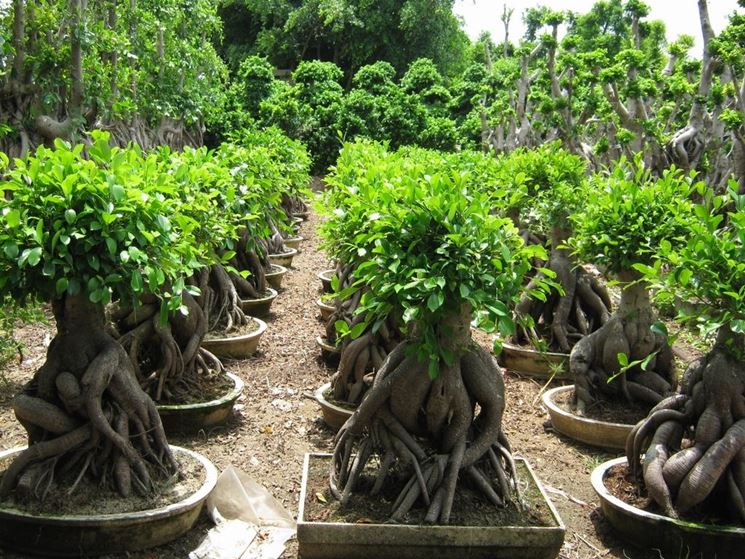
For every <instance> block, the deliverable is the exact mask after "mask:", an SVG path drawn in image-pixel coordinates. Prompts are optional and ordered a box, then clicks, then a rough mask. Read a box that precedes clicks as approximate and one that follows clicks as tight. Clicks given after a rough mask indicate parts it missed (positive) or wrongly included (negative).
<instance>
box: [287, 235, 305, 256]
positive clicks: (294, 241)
mask: <svg viewBox="0 0 745 559" xmlns="http://www.w3.org/2000/svg"><path fill="white" fill-rule="evenodd" d="M304 240H305V239H304V238H303V237H301V236H300V235H298V236H297V237H291V238H289V239H285V240H284V241H283V243H284V245H285V246H286V247H287V248H294V249H296V250H297V251H298V252H300V243H302V242H303V241H304Z"/></svg>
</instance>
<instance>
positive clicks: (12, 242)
mask: <svg viewBox="0 0 745 559" xmlns="http://www.w3.org/2000/svg"><path fill="white" fill-rule="evenodd" d="M108 142H109V137H108V135H107V134H103V133H96V134H94V143H93V145H92V146H90V148H89V149H88V153H87V157H85V156H84V155H83V145H82V144H78V145H76V146H74V147H72V146H70V145H69V144H67V143H65V142H63V141H61V140H58V141H57V142H56V145H55V148H54V149H48V148H45V147H40V148H38V149H37V151H36V153H35V154H34V155H32V156H29V157H27V158H26V159H25V160H17V161H16V162H15V168H14V169H12V170H11V171H10V172H9V173H8V174H7V178H6V180H4V181H3V182H2V183H1V185H0V187H1V188H2V189H3V190H6V191H9V192H11V193H12V197H11V198H10V199H9V200H2V202H0V207H1V209H0V222H1V223H2V227H0V230H1V231H2V232H1V233H0V246H2V253H0V289H2V290H4V291H7V292H9V293H10V294H11V295H12V296H13V297H15V298H17V299H19V300H22V299H24V298H26V297H29V296H39V297H40V298H42V299H46V300H51V299H53V298H55V297H59V296H61V295H63V294H65V293H67V294H69V295H76V294H78V293H81V292H82V293H85V294H87V295H88V298H89V299H90V300H91V301H92V302H94V303H98V302H102V303H106V302H108V301H110V300H111V298H112V295H113V296H115V297H122V298H125V299H126V300H128V301H130V302H132V303H134V301H133V299H137V298H138V297H139V296H140V295H142V294H143V293H144V292H145V291H149V292H152V293H158V294H163V295H165V296H166V297H165V299H164V300H165V301H168V302H169V306H170V307H171V308H178V306H179V301H178V299H179V298H178V295H179V293H180V291H181V290H183V289H184V288H185V286H184V279H183V278H184V276H188V275H189V274H190V271H191V270H192V269H194V268H195V267H197V266H198V265H199V260H198V259H199V257H200V254H199V253H198V247H197V246H195V245H194V243H193V242H192V240H191V229H192V227H193V225H194V224H193V223H189V224H187V223H186V222H184V221H182V222H181V223H180V224H179V226H185V227H186V228H184V229H182V228H181V227H177V226H176V225H175V223H174V220H173V216H175V215H178V214H179V206H180V203H179V201H178V199H177V198H176V197H175V196H174V194H175V192H176V188H175V183H174V182H173V180H172V179H171V176H170V175H169V174H168V173H166V172H163V170H162V168H160V164H159V161H158V158H157V157H156V156H155V155H151V156H145V155H143V154H142V153H141V152H140V150H138V149H119V148H111V147H110V146H109V143H108ZM193 203H195V204H196V203H198V201H194V202H193ZM169 293H173V294H175V295H176V297H174V298H173V299H169V298H168V297H167V294H169Z"/></svg>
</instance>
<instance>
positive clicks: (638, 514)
mask: <svg viewBox="0 0 745 559" xmlns="http://www.w3.org/2000/svg"><path fill="white" fill-rule="evenodd" d="M617 464H623V465H624V466H625V465H626V458H624V457H621V458H616V459H615V460H609V461H608V462H603V463H602V464H600V466H598V467H597V468H595V469H594V470H593V472H592V476H591V481H592V488H593V489H594V490H595V493H597V494H598V497H599V498H600V506H601V508H602V509H603V514H604V515H605V517H606V518H607V519H608V522H610V524H611V526H613V528H614V529H615V530H617V531H618V533H619V534H620V535H621V536H622V537H624V538H625V539H627V540H629V541H630V542H631V543H633V544H635V545H637V546H639V547H647V548H652V549H659V550H660V551H661V552H662V554H664V557H695V558H696V559H715V558H716V559H723V558H724V557H732V558H734V557H742V556H743V550H745V528H742V527H735V526H713V525H711V524H700V523H697V522H688V521H686V520H676V519H674V518H670V517H667V516H662V515H660V514H654V513H651V512H647V511H643V510H641V509H638V508H636V507H632V506H631V505H629V504H627V503H625V502H623V501H622V500H621V499H618V498H617V497H614V496H613V495H611V494H610V493H609V492H608V489H607V488H606V487H605V483H604V480H605V476H606V474H607V472H608V470H609V469H610V468H612V467H613V466H615V465H617ZM660 556H661V557H662V556H663V555H660Z"/></svg>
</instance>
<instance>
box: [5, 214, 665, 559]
mask: <svg viewBox="0 0 745 559" xmlns="http://www.w3.org/2000/svg"><path fill="white" fill-rule="evenodd" d="M316 225H317V218H316V217H315V215H314V214H313V213H312V212H311V214H310V216H309V219H308V221H305V222H304V223H303V224H302V225H301V227H300V231H299V234H300V235H302V236H303V237H304V238H305V241H304V242H303V243H302V245H301V252H300V253H299V254H298V255H297V256H295V258H294V260H293V265H292V267H291V268H290V270H289V272H288V274H287V276H286V277H285V281H284V282H283V288H282V289H280V294H279V296H278V297H277V299H276V300H275V302H274V304H273V305H272V312H271V313H270V314H269V316H268V317H266V318H264V320H265V321H266V322H267V323H268V325H269V327H268V329H267V331H266V333H265V334H264V336H263V338H262V340H261V344H260V345H259V351H258V353H257V354H256V355H254V356H253V357H252V358H250V359H247V360H244V361H232V362H231V361H228V362H226V368H227V369H228V370H230V371H232V372H234V373H235V374H237V375H238V376H240V377H241V378H242V379H243V381H244V382H245V389H244V392H243V395H242V396H241V397H240V399H239V401H238V404H237V406H236V410H235V413H234V414H233V417H232V418H231V420H230V421H229V422H228V423H227V424H226V425H223V426H220V427H216V428H212V429H209V430H207V431H201V432H199V433H198V434H196V435H193V436H190V437H170V439H169V440H170V442H171V443H172V444H176V445H179V446H184V447H186V448H190V449H192V450H196V451H197V452H200V453H202V454H204V455H206V456H207V457H208V458H209V459H210V460H212V462H213V463H214V464H215V465H216V466H217V468H218V470H220V471H222V470H223V469H225V468H226V467H227V466H228V465H233V466H235V467H237V468H239V469H241V470H243V471H245V472H247V473H248V474H249V475H251V476H252V477H253V478H254V479H255V480H257V481H258V482H260V483H262V484H263V485H264V486H266V487H267V488H268V489H269V491H271V492H272V494H274V496H275V497H276V498H277V499H279V500H280V501H281V502H282V503H283V504H284V505H285V506H286V507H287V508H288V509H289V510H290V511H291V512H293V513H294V514H297V510H298V499H299V495H300V479H301V468H302V462H303V455H304V453H306V452H329V451H330V450H331V448H332V445H331V443H332V438H333V432H332V431H331V430H330V429H328V428H327V427H326V426H325V425H324V424H323V422H322V420H321V418H320V415H321V414H320V410H319V408H318V405H317V404H316V402H315V400H314V399H313V392H314V391H315V389H316V388H317V387H318V386H320V385H321V384H323V383H325V382H328V380H329V377H330V375H331V374H332V373H333V370H331V369H329V368H328V367H326V366H325V365H324V363H323V361H322V360H321V357H320V350H319V348H318V346H317V345H316V342H315V338H316V336H318V335H319V334H321V333H323V325H322V323H321V321H320V314H319V310H318V307H317V306H316V305H315V301H316V300H317V299H318V297H319V294H320V291H321V283H320V281H319V280H318V278H317V277H316V273H317V272H319V271H321V270H326V269H329V268H331V263H330V262H329V260H328V259H327V258H326V257H325V256H324V255H323V254H322V253H321V252H320V251H319V250H318V244H319V240H318V237H317V235H316V233H315V227H316ZM18 335H19V337H20V338H21V339H22V341H23V342H24V343H25V344H26V350H25V354H24V359H23V361H22V362H21V363H16V364H13V365H12V366H10V367H9V368H8V370H6V371H3V372H2V373H1V374H0V441H2V444H1V445H0V446H2V448H9V447H12V446H18V445H23V444H25V442H26V439H25V432H24V430H23V428H22V427H21V426H20V424H19V423H17V422H16V421H15V418H14V416H13V412H12V410H11V407H10V403H11V399H12V397H13V394H15V393H16V392H18V391H19V390H20V388H21V386H22V385H23V383H25V382H26V381H27V380H28V379H29V378H30V377H31V376H32V374H33V372H34V370H35V369H36V368H38V367H39V366H40V365H41V364H42V363H43V360H44V354H45V351H46V345H47V344H48V343H49V340H50V339H51V336H52V335H53V330H52V327H51V326H44V325H39V324H31V325H26V326H24V327H23V328H21V330H20V331H19V332H18ZM476 337H477V338H478V340H479V341H480V342H482V343H483V344H485V345H487V346H488V345H490V343H491V340H490V338H489V337H488V336H486V335H485V334H483V333H478V334H477V335H476ZM3 378H4V380H3ZM505 384H506V390H507V409H506V412H505V417H504V422H503V426H504V428H505V431H506V434H507V437H508V438H509V440H510V442H511V444H512V448H513V450H514V452H515V453H516V454H517V455H520V456H523V457H524V458H526V459H527V460H528V462H529V463H530V464H531V466H532V467H533V469H534V471H535V473H536V475H537V476H538V478H539V479H540V480H541V482H542V483H543V485H544V488H545V489H546V490H547V493H548V495H549V497H550V498H551V499H552V501H553V503H554V504H555V505H556V508H557V509H558V511H559V514H560V515H561V517H562V519H563V521H564V523H565V524H566V526H567V534H566V539H565V543H564V547H563V548H562V551H561V554H560V557H561V558H563V559H594V558H599V557H618V558H627V559H648V558H650V559H651V558H654V559H659V557H660V555H659V553H657V552H655V551H652V550H641V549H637V548H635V547H634V546H633V545H631V544H630V543H626V542H621V541H619V540H617V539H616V538H615V537H614V536H613V534H612V533H611V529H610V527H609V526H608V524H607V523H606V522H605V520H604V519H603V516H602V513H601V512H600V509H599V502H598V499H597V497H596V496H595V494H594V492H593V490H592V487H591V485H590V472H591V471H592V469H593V468H594V467H595V466H596V465H598V464H599V463H600V462H603V461H605V460H608V459H610V458H613V457H614V456H613V455H610V454H607V453H603V452H600V451H597V450H594V449H591V448H589V447H587V446H584V445H582V444H579V443H575V442H572V441H571V440H569V439H567V438H565V437H563V436H561V435H557V434H556V433H554V432H553V431H552V429H551V428H550V422H549V420H548V413H547V411H546V410H545V409H544V408H543V406H542V405H541V402H540V393H541V389H542V385H541V384H540V383H538V382H537V381H535V380H532V379H529V378H520V377H518V376H514V375H512V374H508V375H507V376H506V379H505ZM210 527H211V521H210V520H209V519H208V518H207V516H206V515H205V514H202V517H201V518H200V520H199V522H198V523H197V525H196V526H195V528H194V529H193V530H192V531H191V532H189V533H188V534H187V535H186V536H184V537H183V538H180V539H179V540H177V541H175V542H172V543H171V544H168V545H164V546H160V547H157V548H154V549H152V550H149V551H142V552H136V553H129V554H126V555H112V556H108V559H124V558H125V557H127V558H129V559H184V558H185V557H187V556H188V552H189V551H190V550H193V549H195V548H196V547H197V545H198V544H199V542H200V541H201V539H202V538H203V537H204V535H205V533H206V531H207V530H209V528H210ZM0 557H5V558H8V559H19V558H20V557H21V556H20V555H17V554H13V553H10V552H4V551H3V550H1V549H0ZM283 557H284V558H285V559H295V558H296V557H297V544H296V543H295V542H294V541H293V542H290V543H289V545H288V548H287V550H286V552H285V554H284V555H283Z"/></svg>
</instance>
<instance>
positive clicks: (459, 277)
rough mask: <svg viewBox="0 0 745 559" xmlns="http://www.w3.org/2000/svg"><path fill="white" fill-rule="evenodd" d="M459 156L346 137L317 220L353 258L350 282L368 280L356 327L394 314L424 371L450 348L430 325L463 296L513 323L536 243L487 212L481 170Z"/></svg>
mask: <svg viewBox="0 0 745 559" xmlns="http://www.w3.org/2000/svg"><path fill="white" fill-rule="evenodd" d="M458 156H459V155H458V154H454V155H443V154H440V153H437V152H431V151H426V150H421V149H409V150H402V151H400V152H395V153H394V152H389V151H388V150H387V149H386V148H385V147H384V146H381V145H379V144H370V143H358V144H347V145H345V147H344V149H343V151H342V154H341V156H340V158H339V162H338V164H337V167H336V169H335V171H334V173H333V174H332V175H331V176H330V177H329V179H328V182H329V184H330V186H331V189H330V192H329V193H328V195H327V199H326V205H325V208H326V212H327V214H328V220H327V222H326V223H325V224H324V225H323V227H322V234H323V235H324V238H325V239H326V245H327V248H328V249H330V250H331V251H332V253H333V254H334V256H336V257H338V258H339V259H340V260H342V261H343V262H351V263H353V264H354V267H355V279H356V288H359V287H360V286H362V285H364V286H367V287H368V288H369V291H368V292H366V293H365V294H364V295H363V296H362V301H361V305H360V310H359V311H358V312H360V313H364V314H365V322H364V323H362V324H361V325H360V326H359V332H362V331H363V330H364V329H365V328H366V327H367V325H369V324H373V330H375V324H376V322H379V321H382V320H383V319H384V318H385V317H387V316H388V315H389V314H390V313H396V315H397V316H402V318H403V322H404V324H405V325H407V327H408V328H409V331H410V335H412V336H413V337H415V338H416V339H417V344H416V348H417V352H418V355H419V358H420V360H421V361H427V360H429V362H430V373H431V374H436V371H437V366H438V362H439V360H440V359H444V360H445V361H446V362H450V361H451V359H452V357H453V356H452V355H449V354H446V353H445V354H443V353H441V352H442V351H445V350H443V349H442V348H441V344H440V343H439V342H438V335H440V332H439V330H438V328H439V325H440V324H441V322H442V320H443V318H444V317H447V316H452V315H453V314H458V313H459V312H460V309H461V307H462V306H463V305H464V304H467V305H469V306H470V308H471V309H473V311H474V313H475V316H476V318H477V321H478V323H479V324H480V325H481V326H483V327H485V328H486V329H489V330H494V329H498V330H499V331H500V332H502V333H503V334H509V333H511V332H512V330H513V328H514V325H513V323H512V319H511V316H510V312H509V306H510V305H511V304H512V303H513V302H514V301H515V299H516V298H517V296H518V294H519V292H520V290H521V288H522V283H523V277H524V275H525V273H526V272H527V271H528V269H529V267H530V263H529V258H530V257H531V256H532V255H533V254H534V253H535V252H541V251H540V249H527V248H526V247H525V246H524V245H523V243H522V240H521V239H520V237H519V236H518V234H517V230H516V229H515V228H514V226H513V225H512V223H511V222H510V221H509V220H508V219H506V218H499V217H496V216H494V215H492V214H491V212H490V211H489V208H490V207H491V201H490V199H489V198H488V196H487V195H486V194H485V193H484V189H483V188H481V185H480V184H477V179H480V178H481V177H480V176H479V174H478V173H471V172H469V171H461V170H460V169H459V166H458ZM468 157H472V156H470V154H469V155H468ZM482 157H484V160H485V163H484V165H485V166H488V165H489V163H488V162H486V161H487V159H488V158H487V156H482ZM471 162H472V163H473V159H471ZM339 239H342V242H339ZM352 289H354V288H352ZM351 334H352V336H353V337H354V336H355V334H356V332H352V333H351Z"/></svg>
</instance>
